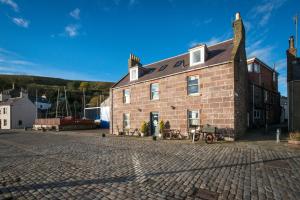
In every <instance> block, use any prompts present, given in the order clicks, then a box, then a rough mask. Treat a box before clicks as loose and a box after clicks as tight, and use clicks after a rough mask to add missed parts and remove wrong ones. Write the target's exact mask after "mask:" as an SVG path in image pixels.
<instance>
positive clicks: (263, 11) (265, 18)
mask: <svg viewBox="0 0 300 200" xmlns="http://www.w3.org/2000/svg"><path fill="white" fill-rule="evenodd" d="M286 1H287V0H272V1H269V0H265V1H263V3H261V2H260V3H259V5H257V6H255V7H254V8H252V9H251V11H250V12H249V15H250V16H251V17H252V18H253V19H256V20H257V21H258V24H259V25H260V26H264V25H266V24H267V23H268V22H269V20H270V18H271V16H272V14H273V12H274V11H276V10H277V9H279V8H280V7H281V6H282V5H283V4H284V3H285V2H286Z"/></svg>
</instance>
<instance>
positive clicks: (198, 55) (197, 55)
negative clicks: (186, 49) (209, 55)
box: [190, 45, 207, 67]
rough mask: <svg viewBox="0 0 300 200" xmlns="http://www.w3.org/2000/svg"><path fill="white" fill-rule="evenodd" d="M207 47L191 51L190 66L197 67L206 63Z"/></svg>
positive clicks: (202, 46) (195, 48)
mask: <svg viewBox="0 0 300 200" xmlns="http://www.w3.org/2000/svg"><path fill="white" fill-rule="evenodd" d="M206 51H207V50H206V46H205V45H201V46H197V47H194V48H193V49H190V66H191V67H192V66H195V65H198V64H201V63H204V62H205V55H206V54H205V53H206Z"/></svg>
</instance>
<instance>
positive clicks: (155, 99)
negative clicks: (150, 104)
mask: <svg viewBox="0 0 300 200" xmlns="http://www.w3.org/2000/svg"><path fill="white" fill-rule="evenodd" d="M150 101H159V99H150Z"/></svg>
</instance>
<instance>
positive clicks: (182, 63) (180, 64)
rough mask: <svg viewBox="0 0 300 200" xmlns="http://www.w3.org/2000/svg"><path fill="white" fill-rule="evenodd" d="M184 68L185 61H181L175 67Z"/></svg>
mask: <svg viewBox="0 0 300 200" xmlns="http://www.w3.org/2000/svg"><path fill="white" fill-rule="evenodd" d="M180 66H184V60H179V61H177V62H176V63H175V65H174V67H180Z"/></svg>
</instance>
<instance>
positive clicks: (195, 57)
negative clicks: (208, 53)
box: [192, 50, 201, 63]
mask: <svg viewBox="0 0 300 200" xmlns="http://www.w3.org/2000/svg"><path fill="white" fill-rule="evenodd" d="M192 58H193V60H192V62H193V63H199V62H200V61H201V51H200V50H198V51H194V52H193V55H192Z"/></svg>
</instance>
